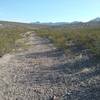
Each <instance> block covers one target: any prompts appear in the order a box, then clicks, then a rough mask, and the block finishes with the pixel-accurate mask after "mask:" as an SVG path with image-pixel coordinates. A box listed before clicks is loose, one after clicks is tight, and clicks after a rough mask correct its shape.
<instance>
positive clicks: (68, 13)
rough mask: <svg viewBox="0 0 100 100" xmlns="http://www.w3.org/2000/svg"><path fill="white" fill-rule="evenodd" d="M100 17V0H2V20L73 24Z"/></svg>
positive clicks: (0, 6) (0, 18) (0, 10)
mask: <svg viewBox="0 0 100 100" xmlns="http://www.w3.org/2000/svg"><path fill="white" fill-rule="evenodd" d="M95 17H100V0H0V20H8V21H18V22H36V21H40V22H72V21H88V20H90V19H93V18H95Z"/></svg>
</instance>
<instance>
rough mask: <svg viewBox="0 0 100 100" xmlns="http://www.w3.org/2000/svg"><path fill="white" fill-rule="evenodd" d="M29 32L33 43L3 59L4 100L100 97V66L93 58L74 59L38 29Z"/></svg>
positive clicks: (0, 94)
mask: <svg viewBox="0 0 100 100" xmlns="http://www.w3.org/2000/svg"><path fill="white" fill-rule="evenodd" d="M26 34H30V35H29V36H28V37H25V40H27V44H29V45H31V46H30V47H29V48H28V49H27V50H22V51H20V52H18V53H15V54H13V55H9V56H10V58H9V57H8V58H9V59H8V60H7V62H6V61H5V62H4V63H2V60H1V63H0V100H53V99H54V98H58V100H80V99H81V100H84V97H85V100H99V99H98V98H99V97H100V95H99V93H100V92H99V91H100V73H99V71H100V68H99V67H100V66H99V65H98V66H97V65H96V64H95V63H94V62H93V59H89V58H88V57H87V56H84V57H81V58H80V56H78V57H76V58H75V59H73V56H72V55H68V56H65V54H64V52H63V50H60V49H56V48H55V47H54V46H53V45H52V44H51V43H50V42H49V41H48V40H47V39H42V38H40V37H38V36H36V34H35V33H34V32H33V33H29V32H28V33H26ZM3 59H4V58H3ZM91 65H94V66H95V67H94V66H92V67H90V66H91ZM84 66H85V67H84ZM90 87H91V88H90ZM91 98H94V99H91Z"/></svg>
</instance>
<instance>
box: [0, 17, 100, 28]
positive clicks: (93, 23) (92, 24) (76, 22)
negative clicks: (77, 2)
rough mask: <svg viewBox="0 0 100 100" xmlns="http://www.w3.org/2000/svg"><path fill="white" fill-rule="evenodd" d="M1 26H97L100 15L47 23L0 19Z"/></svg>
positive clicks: (99, 21) (99, 22) (99, 24)
mask: <svg viewBox="0 0 100 100" xmlns="http://www.w3.org/2000/svg"><path fill="white" fill-rule="evenodd" d="M2 26H7V27H8V26H9V27H11V26H12V27H13V26H26V27H27V26H28V27H30V26H31V27H37V26H39V27H40V26H66V27H84V26H90V27H91V26H93V27H94V26H96V27H97V26H99V27H100V17H97V18H95V19H92V20H90V21H88V22H79V21H74V22H71V23H68V22H55V23H52V22H49V23H40V22H32V23H20V22H19V23H18V22H9V21H0V27H2Z"/></svg>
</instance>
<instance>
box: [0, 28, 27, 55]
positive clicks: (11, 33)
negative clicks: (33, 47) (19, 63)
mask: <svg viewBox="0 0 100 100" xmlns="http://www.w3.org/2000/svg"><path fill="white" fill-rule="evenodd" d="M27 31H28V29H27V28H24V27H13V28H1V29H0V56H3V55H4V54H5V53H8V52H10V51H12V49H15V48H16V44H15V41H16V40H17V39H20V38H21V37H22V34H21V33H25V32H27Z"/></svg>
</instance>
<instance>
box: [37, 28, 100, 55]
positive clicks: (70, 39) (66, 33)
mask: <svg viewBox="0 0 100 100" xmlns="http://www.w3.org/2000/svg"><path fill="white" fill-rule="evenodd" d="M36 32H37V33H38V35H39V36H41V37H46V38H49V39H50V40H51V41H52V42H53V43H54V44H55V45H56V46H57V47H58V48H62V49H64V50H66V49H67V48H69V44H70V45H72V44H74V45H76V46H82V47H84V48H85V49H87V50H89V51H90V52H91V53H92V54H94V55H96V56H100V28H93V27H84V28H69V29H68V28H66V27H51V28H50V27H49V28H44V29H38V30H36Z"/></svg>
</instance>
